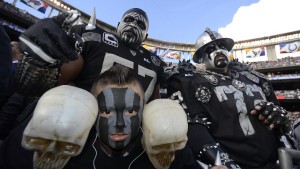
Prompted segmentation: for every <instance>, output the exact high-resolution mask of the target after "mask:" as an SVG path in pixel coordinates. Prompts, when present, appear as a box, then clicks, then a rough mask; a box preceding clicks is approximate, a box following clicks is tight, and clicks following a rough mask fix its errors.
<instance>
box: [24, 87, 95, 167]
mask: <svg viewBox="0 0 300 169" xmlns="http://www.w3.org/2000/svg"><path fill="white" fill-rule="evenodd" d="M97 114H98V104H97V101H96V99H95V98H94V96H93V95H92V94H91V93H89V92H87V91H85V90H83V89H79V88H76V87H73V86H59V87H56V88H53V89H51V90H49V91H47V92H46V93H45V94H44V95H43V96H42V97H41V98H40V100H39V101H38V104H37V106H36V108H35V110H34V112H33V117H32V118H31V120H30V121H29V123H28V125H27V126H26V128H25V130H24V132H23V138H22V146H23V147H24V148H25V149H28V150H33V151H34V157H33V166H34V168H35V169H45V168H47V169H62V168H63V167H64V166H65V164H66V163H67V162H68V161H69V159H70V158H71V157H72V156H76V155H78V154H80V153H81V151H82V148H83V146H84V144H85V142H86V139H87V137H88V134H89V131H90V129H91V127H92V125H93V124H94V122H95V120H96V117H97Z"/></svg>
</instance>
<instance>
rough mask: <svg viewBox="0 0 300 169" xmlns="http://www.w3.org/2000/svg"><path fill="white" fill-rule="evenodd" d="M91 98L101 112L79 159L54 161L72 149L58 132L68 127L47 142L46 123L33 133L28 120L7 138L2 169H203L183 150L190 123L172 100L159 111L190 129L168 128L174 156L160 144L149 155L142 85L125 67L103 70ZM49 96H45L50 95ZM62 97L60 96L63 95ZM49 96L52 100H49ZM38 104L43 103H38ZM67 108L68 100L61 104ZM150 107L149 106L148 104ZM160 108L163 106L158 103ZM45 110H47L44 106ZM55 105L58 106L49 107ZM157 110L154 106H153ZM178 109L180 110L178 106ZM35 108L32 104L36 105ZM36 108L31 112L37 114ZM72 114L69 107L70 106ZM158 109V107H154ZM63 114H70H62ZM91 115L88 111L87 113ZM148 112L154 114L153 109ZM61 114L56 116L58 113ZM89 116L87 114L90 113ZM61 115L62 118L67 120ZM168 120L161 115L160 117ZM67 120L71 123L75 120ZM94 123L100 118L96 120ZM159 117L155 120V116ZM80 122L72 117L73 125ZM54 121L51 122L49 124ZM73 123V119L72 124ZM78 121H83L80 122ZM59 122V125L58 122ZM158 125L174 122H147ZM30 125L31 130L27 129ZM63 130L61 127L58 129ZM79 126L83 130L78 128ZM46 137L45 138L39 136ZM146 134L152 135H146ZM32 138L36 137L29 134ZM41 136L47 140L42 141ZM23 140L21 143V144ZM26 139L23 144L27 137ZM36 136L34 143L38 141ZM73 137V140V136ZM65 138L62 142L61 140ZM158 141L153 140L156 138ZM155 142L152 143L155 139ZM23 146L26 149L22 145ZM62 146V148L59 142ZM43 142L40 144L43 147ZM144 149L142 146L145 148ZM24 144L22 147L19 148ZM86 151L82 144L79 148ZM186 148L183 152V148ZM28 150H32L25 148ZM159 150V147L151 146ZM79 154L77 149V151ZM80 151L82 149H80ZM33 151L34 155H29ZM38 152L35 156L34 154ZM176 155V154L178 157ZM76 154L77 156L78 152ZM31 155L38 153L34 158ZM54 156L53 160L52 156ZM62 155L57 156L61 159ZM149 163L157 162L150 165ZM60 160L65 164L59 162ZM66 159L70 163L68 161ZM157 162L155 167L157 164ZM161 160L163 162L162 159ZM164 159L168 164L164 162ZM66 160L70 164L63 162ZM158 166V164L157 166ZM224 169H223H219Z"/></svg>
mask: <svg viewBox="0 0 300 169" xmlns="http://www.w3.org/2000/svg"><path fill="white" fill-rule="evenodd" d="M54 89H55V88H54ZM91 93H92V94H93V95H94V96H95V98H96V100H97V101H98V107H99V115H98V116H97V119H96V122H95V125H93V127H92V129H91V131H90V133H89V136H88V138H87V141H86V142H85V146H84V148H83V149H82V151H81V153H80V154H79V155H78V156H75V157H72V158H71V159H68V157H67V156H65V157H64V158H59V156H57V158H54V157H55V153H57V152H56V151H59V150H61V149H62V147H63V145H64V144H69V143H68V142H67V141H63V139H65V138H60V137H59V136H60V132H65V131H64V130H66V127H67V126H63V125H61V126H63V127H64V128H63V129H62V130H60V128H59V127H56V130H55V132H56V134H53V135H57V138H59V140H56V138H54V139H53V136H52V135H51V136H50V135H49V139H48V138H47V135H45V134H44V133H45V132H43V131H40V130H47V132H51V131H52V130H51V129H49V128H48V127H47V126H45V123H43V124H41V125H43V126H44V127H41V129H35V128H33V127H32V128H30V127H28V125H27V123H28V121H29V120H30V118H28V119H27V120H26V121H24V123H23V124H22V125H20V126H19V127H18V128H16V129H15V130H14V131H13V132H12V133H11V135H10V136H9V137H8V139H6V142H5V143H4V146H3V147H2V151H1V153H0V155H1V156H2V159H3V160H2V165H0V166H1V168H3V169H19V168H24V169H32V168H53V169H54V168H64V169H68V168H72V169H74V168H78V169H93V168H119V169H121V168H122V169H123V168H124V169H127V168H131V169H135V168H136V169H141V168H143V169H154V168H155V167H154V166H157V165H158V166H160V167H156V168H165V167H167V166H169V168H170V169H173V168H174V169H175V168H176V169H198V168H199V169H200V165H199V164H198V163H197V162H196V160H195V159H194V157H193V154H192V152H191V150H190V149H189V148H188V147H187V146H184V145H185V142H184V141H182V140H180V137H179V136H181V135H180V132H181V131H185V132H184V133H185V134H184V135H185V137H183V140H186V139H187V138H186V132H187V124H185V125H186V126H184V125H183V124H184V123H186V118H185V115H183V116H180V115H179V114H182V113H183V114H184V110H183V109H182V108H181V107H180V105H178V103H176V102H174V101H172V100H169V101H172V102H169V103H170V104H160V105H159V108H164V110H165V111H167V110H172V113H173V114H174V116H176V117H178V118H180V119H178V118H177V120H176V121H177V122H178V123H179V124H181V127H182V128H184V127H186V129H185V130H179V129H177V130H176V131H173V130H171V129H168V130H166V131H165V133H164V134H165V135H168V136H170V138H172V136H178V138H177V139H178V142H175V143H170V145H172V144H174V145H175V144H178V147H179V144H180V145H181V147H180V148H179V149H178V147H177V148H176V147H175V149H173V148H171V150H172V151H171V152H169V153H170V154H168V155H165V156H161V155H160V154H159V152H160V151H162V152H161V153H162V154H164V153H163V152H164V151H167V152H168V150H169V148H168V147H165V148H164V145H165V144H164V145H157V146H158V147H160V148H158V149H154V150H153V151H154V153H158V154H156V155H155V154H154V155H153V157H151V156H149V154H147V153H146V152H145V151H147V150H145V149H144V148H145V147H146V146H149V145H145V144H147V143H148V142H144V143H142V141H141V139H142V136H143V131H141V130H140V125H141V120H142V116H143V115H142V114H143V109H144V108H143V107H144V103H145V98H144V96H145V95H144V91H143V87H142V85H141V83H140V82H139V81H138V80H137V78H136V76H135V73H134V72H133V70H132V69H130V68H128V67H125V66H122V65H119V64H117V65H115V66H113V67H111V68H110V69H109V70H107V71H105V72H104V73H102V74H101V75H100V76H99V79H98V80H96V82H95V83H94V85H93V87H92V91H91ZM46 94H47V93H46ZM61 95H62V94H61ZM47 96H48V97H49V95H47ZM44 98H45V97H44V95H43V96H42V97H41V99H40V100H41V102H42V101H43V100H42V99H44ZM39 102H40V101H39ZM39 102H38V105H37V106H36V108H35V110H34V113H37V114H34V116H33V118H31V119H32V120H31V121H30V122H29V124H31V126H32V125H33V124H35V123H36V121H33V120H35V119H40V118H38V117H37V116H38V114H45V113H39V110H40V111H43V109H45V107H42V106H39V104H40V103H39ZM63 102H64V103H65V104H67V101H63ZM53 103H54V102H53ZM150 103H151V102H150ZM157 104H159V103H157ZM45 106H46V105H45ZM49 106H52V108H53V106H55V105H53V104H52V105H49ZM61 106H62V105H61V103H59V107H61ZM152 106H153V107H155V104H154V105H153V104H152ZM177 106H179V108H178V107H177ZM33 107H34V105H33ZM33 109H34V108H31V110H33ZM70 109H71V107H70ZM155 109H157V108H155ZM58 110H59V109H58ZM62 110H64V111H68V110H66V109H62ZM89 110H90V109H89ZM147 111H152V109H151V108H150V107H149V108H147ZM57 113H58V112H57ZM87 113H89V112H87ZM151 114H152V113H150V114H148V117H150V116H151ZM63 117H64V116H62V117H61V118H63ZM163 117H166V116H162V117H161V118H163ZM69 118H72V117H71V116H70V117H69ZM95 118H96V117H95ZM152 118H156V117H152ZM75 119H76V118H75V117H74V118H72V121H73V120H75ZM49 120H50V121H51V119H49ZM70 120H71V119H70ZM78 120H80V119H78ZM56 121H57V120H56ZM154 122H155V125H159V126H165V125H166V124H165V123H167V124H168V123H169V122H170V120H158V121H155V120H154V121H153V120H152V121H151V120H150V121H148V122H147V123H154ZM156 122H164V124H157V123H156ZM168 125H171V126H172V127H171V128H174V129H175V128H176V125H177V124H175V123H170V124H168ZM26 126H27V127H26ZM58 126H60V125H58ZM80 127H81V126H80ZM24 129H25V131H26V133H27V134H26V135H24V134H23V131H24ZM31 130H35V133H33V132H31ZM39 132H42V133H39ZM147 132H148V130H147ZM151 132H154V133H153V135H152V136H153V137H154V136H155V135H156V134H157V133H155V132H160V131H151ZM30 133H33V135H31V134H30ZM39 135H42V136H43V137H45V138H41V137H38V136H39ZM22 137H23V140H22ZM25 137H26V138H27V137H28V139H24V138H25ZM35 137H36V138H35ZM69 137H70V138H72V136H69ZM45 139H46V140H47V141H50V140H52V139H53V140H54V141H57V145H53V146H54V147H56V146H60V149H56V148H54V149H51V150H50V149H49V148H46V147H47V146H51V145H48V144H45V142H46V140H45ZM60 139H61V140H60ZM153 139H154V138H153ZM66 140H71V141H72V140H73V139H66ZM151 141H153V140H151ZM21 142H22V144H21ZM59 142H60V143H59ZM40 143H41V145H40ZM142 144H143V145H142ZM21 145H23V147H22V146H21ZM77 146H79V145H77V144H74V145H73V146H70V147H69V148H68V149H65V151H64V152H69V151H70V152H73V151H71V150H72V149H73V147H74V148H76V147H77ZM80 146H83V145H80ZM182 146H183V147H182ZM24 147H25V148H27V149H29V150H26V149H24ZM153 148H155V147H153ZM76 149H79V148H76ZM80 149H81V148H80ZM30 150H31V151H30ZM32 150H33V151H36V152H35V153H34V152H33V151H32ZM174 150H176V151H175V152H174ZM74 152H75V151H74ZM172 152H174V153H175V159H174V160H173V161H172V160H171V161H172V162H171V163H170V160H168V159H169V157H172V155H171V154H172ZM40 153H41V154H44V155H45V156H43V155H42V156H38V154H40ZM33 154H36V155H35V156H34V157H33ZM50 154H51V155H50ZM47 155H49V156H48V158H51V157H53V159H52V160H53V161H50V162H49V161H47V160H45V161H43V158H46V157H47ZM58 155H59V154H58ZM68 155H74V153H69V154H68ZM149 158H154V159H152V161H150V160H149ZM58 159H61V161H63V162H61V161H60V160H58ZM66 159H67V160H66ZM155 159H157V160H158V161H156V162H157V163H153V160H154V161H155ZM159 159H162V160H159ZM164 159H165V160H164ZM65 161H66V162H65ZM159 164H160V165H159ZM218 168H219V166H215V167H213V169H218ZM219 169H221V168H219Z"/></svg>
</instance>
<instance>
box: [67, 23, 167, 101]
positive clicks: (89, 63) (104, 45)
mask: <svg viewBox="0 0 300 169" xmlns="http://www.w3.org/2000/svg"><path fill="white" fill-rule="evenodd" d="M73 29H74V32H76V33H75V34H77V35H80V36H82V38H83V39H84V41H85V42H84V44H83V50H82V52H81V55H82V56H83V59H84V68H83V69H82V71H81V73H80V75H79V77H78V78H77V79H76V80H75V81H74V84H75V85H76V86H77V87H80V88H83V89H85V90H88V91H90V89H91V87H92V85H93V82H94V81H95V79H97V77H98V76H99V75H100V73H103V72H104V71H105V70H107V69H109V68H110V67H111V66H112V65H114V64H117V63H119V64H122V65H124V66H127V67H129V68H132V69H135V70H137V71H135V73H136V75H137V78H138V80H139V81H140V82H141V83H142V85H143V88H144V91H145V95H146V96H145V98H146V100H147V101H149V98H150V97H151V95H152V93H153V90H154V88H155V86H157V84H158V83H159V81H160V77H159V76H161V75H162V73H163V67H162V66H163V65H164V64H165V63H164V62H163V61H161V59H160V58H159V57H158V56H156V55H154V54H153V53H151V52H150V51H148V50H146V49H145V48H143V47H140V48H139V49H138V50H135V49H130V48H129V47H128V46H126V45H125V44H124V43H123V42H122V41H121V40H120V39H119V38H118V37H117V36H116V35H114V34H112V33H109V32H106V31H104V30H103V29H101V28H98V27H97V28H96V29H94V30H85V25H80V26H76V27H74V28H73Z"/></svg>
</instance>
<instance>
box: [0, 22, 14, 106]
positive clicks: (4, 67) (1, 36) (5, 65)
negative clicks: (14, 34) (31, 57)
mask: <svg viewBox="0 0 300 169" xmlns="http://www.w3.org/2000/svg"><path fill="white" fill-rule="evenodd" d="M0 44H1V45H0V55H1V56H0V108H1V107H2V105H3V104H4V103H5V102H6V101H7V99H8V98H7V96H8V94H9V93H7V89H8V85H9V80H10V76H11V71H12V56H11V53H12V49H11V46H10V38H9V36H8V35H7V33H6V31H5V30H4V28H3V27H2V26H0Z"/></svg>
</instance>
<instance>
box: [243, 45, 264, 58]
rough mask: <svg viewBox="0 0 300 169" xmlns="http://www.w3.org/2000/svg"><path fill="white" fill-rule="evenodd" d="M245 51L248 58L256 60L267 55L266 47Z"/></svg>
mask: <svg viewBox="0 0 300 169" xmlns="http://www.w3.org/2000/svg"><path fill="white" fill-rule="evenodd" d="M245 51H246V58H256V57H261V56H265V55H266V52H265V48H264V47H258V48H253V49H245Z"/></svg>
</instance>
